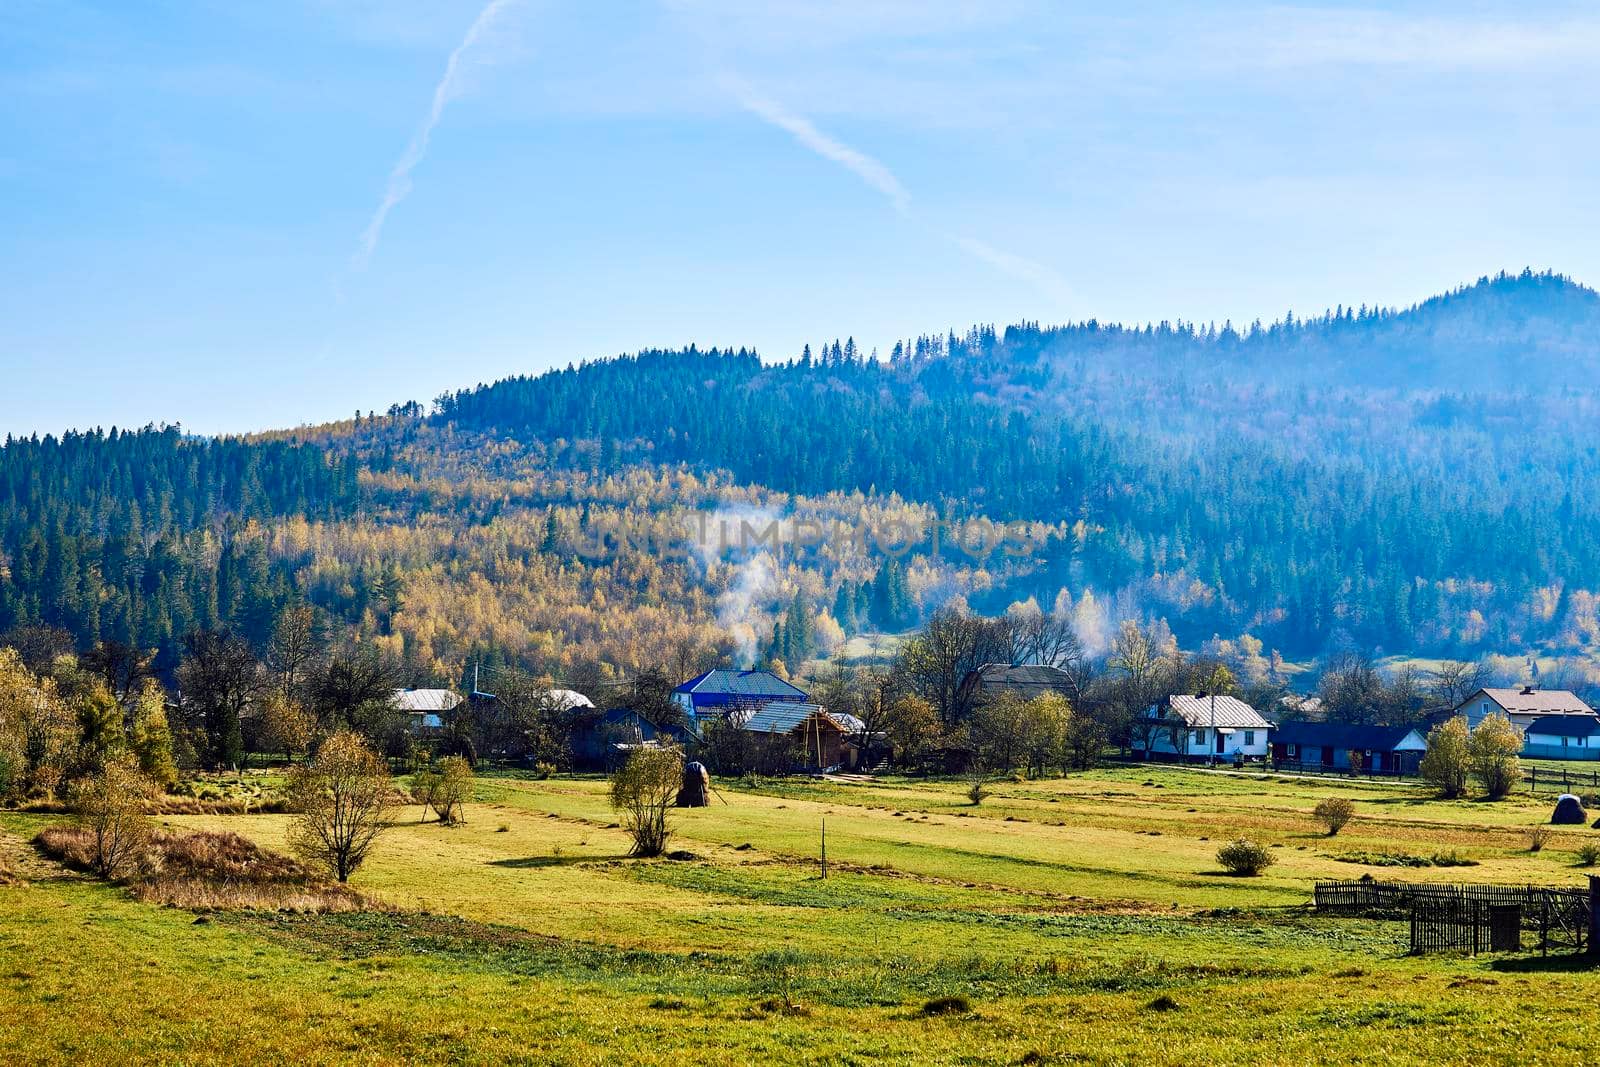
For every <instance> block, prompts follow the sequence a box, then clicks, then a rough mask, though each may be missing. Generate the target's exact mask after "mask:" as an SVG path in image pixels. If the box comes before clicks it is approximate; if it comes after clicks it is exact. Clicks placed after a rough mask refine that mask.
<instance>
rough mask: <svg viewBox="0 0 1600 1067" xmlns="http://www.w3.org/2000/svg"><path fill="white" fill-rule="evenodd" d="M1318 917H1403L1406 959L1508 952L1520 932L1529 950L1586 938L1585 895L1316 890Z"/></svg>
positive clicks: (1542, 889) (1511, 889) (1574, 945)
mask: <svg viewBox="0 0 1600 1067" xmlns="http://www.w3.org/2000/svg"><path fill="white" fill-rule="evenodd" d="M1312 892H1313V900H1314V901H1315V905H1316V909H1317V912H1318V913H1319V914H1323V915H1371V914H1374V913H1376V914H1380V915H1381V914H1382V913H1385V912H1387V913H1390V914H1393V915H1396V916H1399V915H1404V916H1405V917H1406V918H1408V919H1409V920H1410V922H1411V951H1412V952H1415V953H1423V952H1451V951H1466V952H1474V953H1476V952H1484V951H1489V952H1515V951H1519V950H1520V949H1521V948H1522V931H1524V930H1528V931H1532V932H1534V933H1536V934H1537V935H1538V939H1537V941H1536V942H1535V946H1534V947H1536V948H1537V949H1538V950H1539V951H1540V952H1543V953H1545V954H1548V953H1549V952H1550V950H1551V949H1552V948H1554V949H1557V950H1567V951H1572V952H1582V951H1583V950H1584V947H1585V944H1586V939H1587V934H1588V930H1589V892H1588V890H1586V889H1566V888H1551V887H1546V886H1532V885H1529V886H1520V885H1473V884H1454V885H1451V884H1434V883H1428V882H1379V881H1375V880H1367V879H1362V880H1360V881H1351V882H1318V883H1316V886H1315V887H1314V888H1313V890H1312Z"/></svg>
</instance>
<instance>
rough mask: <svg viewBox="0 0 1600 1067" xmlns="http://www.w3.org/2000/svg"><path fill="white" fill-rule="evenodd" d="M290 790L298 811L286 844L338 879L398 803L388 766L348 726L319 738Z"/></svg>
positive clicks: (345, 877)
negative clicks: (321, 739)
mask: <svg viewBox="0 0 1600 1067" xmlns="http://www.w3.org/2000/svg"><path fill="white" fill-rule="evenodd" d="M290 792H291V796H292V797H293V799H294V806H295V808H296V809H297V810H298V811H299V812H300V814H299V815H298V816H296V817H295V820H294V822H293V824H291V826H290V828H289V844H290V847H291V848H293V849H294V851H295V852H296V853H297V854H299V855H300V856H301V857H302V858H303V859H305V860H307V861H308V862H311V863H314V864H317V865H318V866H320V867H324V868H326V869H327V871H328V872H329V873H330V874H332V875H333V876H334V877H335V878H336V879H338V880H339V881H340V882H348V881H349V880H350V876H351V875H352V874H354V873H355V872H356V869H357V868H358V867H360V866H361V864H362V863H363V862H364V861H365V860H366V858H367V855H368V854H369V853H370V852H371V851H372V847H373V845H374V844H375V843H376V842H377V839H378V835H379V834H381V833H382V832H383V831H384V830H387V829H388V828H389V824H390V823H391V822H392V821H393V819H394V814H395V811H396V808H397V805H396V803H395V801H396V796H395V792H394V786H393V785H392V784H391V782H390V779H389V769H388V768H387V767H386V766H385V765H384V762H383V760H382V759H380V758H379V757H378V756H377V754H376V753H374V752H373V751H372V750H371V749H370V748H368V747H367V745H366V742H364V741H362V740H361V738H360V736H359V735H357V734H355V733H352V732H351V731H349V730H340V731H338V732H336V733H334V734H332V735H330V736H329V737H328V738H327V740H325V741H323V742H322V746H321V747H320V748H318V749H317V755H316V757H315V758H314V759H313V760H312V761H311V762H310V763H308V764H306V765H304V766H302V767H300V768H298V769H297V770H296V771H295V774H294V778H293V780H292V785H291V789H290Z"/></svg>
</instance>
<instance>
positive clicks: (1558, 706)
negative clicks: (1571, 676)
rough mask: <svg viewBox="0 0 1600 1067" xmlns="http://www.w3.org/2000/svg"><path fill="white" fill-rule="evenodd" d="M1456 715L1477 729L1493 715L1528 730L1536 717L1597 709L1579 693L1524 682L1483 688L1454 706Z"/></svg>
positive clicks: (1591, 713) (1520, 728)
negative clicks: (1520, 686)
mask: <svg viewBox="0 0 1600 1067" xmlns="http://www.w3.org/2000/svg"><path fill="white" fill-rule="evenodd" d="M1455 713H1456V714H1457V715H1465V716H1466V717H1467V725H1468V726H1469V727H1471V728H1472V729H1474V730H1476V729H1477V728H1478V724H1479V723H1481V722H1483V720H1484V719H1486V718H1488V717H1489V716H1490V715H1496V714H1499V715H1504V716H1505V717H1506V718H1508V719H1510V720H1511V725H1513V726H1515V727H1516V728H1517V729H1518V730H1522V731H1524V732H1526V731H1527V729H1528V725H1529V724H1530V723H1532V722H1533V720H1535V719H1540V718H1545V717H1547V716H1551V715H1593V714H1594V713H1595V711H1594V709H1593V708H1591V707H1590V706H1589V705H1588V704H1585V703H1584V702H1583V701H1582V699H1580V698H1579V697H1578V695H1577V694H1576V693H1569V692H1568V691H1567V690H1565V689H1540V688H1538V687H1536V686H1532V685H1525V686H1523V687H1522V688H1521V689H1480V690H1478V691H1477V692H1475V693H1473V694H1472V695H1471V696H1469V697H1467V699H1465V700H1463V701H1462V702H1461V703H1459V704H1457V705H1456V707H1455Z"/></svg>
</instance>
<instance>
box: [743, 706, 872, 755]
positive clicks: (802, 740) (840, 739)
mask: <svg viewBox="0 0 1600 1067" xmlns="http://www.w3.org/2000/svg"><path fill="white" fill-rule="evenodd" d="M728 722H729V723H730V724H731V725H734V726H737V727H738V728H739V729H741V730H744V731H746V732H748V733H752V734H761V735H763V736H764V737H766V738H768V739H769V741H770V740H771V739H776V738H788V739H789V740H790V741H791V742H793V743H795V744H796V745H797V752H798V754H799V760H798V766H799V767H801V768H804V769H817V770H820V769H827V768H830V767H840V766H843V765H845V764H846V762H847V759H846V756H847V753H846V751H845V740H846V737H847V734H848V730H847V728H846V727H845V726H844V725H843V724H842V723H840V722H839V721H838V719H837V718H835V717H834V716H832V715H829V714H828V713H827V712H826V711H823V710H822V708H820V707H818V706H817V705H816V704H811V703H807V702H805V701H798V700H774V701H771V702H769V703H766V704H762V705H760V706H758V707H751V708H735V709H734V710H732V711H730V712H729V713H728Z"/></svg>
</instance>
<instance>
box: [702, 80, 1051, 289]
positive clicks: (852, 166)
mask: <svg viewBox="0 0 1600 1067" xmlns="http://www.w3.org/2000/svg"><path fill="white" fill-rule="evenodd" d="M717 80H718V82H719V83H721V85H722V86H723V88H725V89H726V90H727V91H728V92H729V93H731V94H732V95H733V98H734V99H735V100H737V101H738V102H739V106H740V107H742V108H744V109H745V110H746V111H748V112H750V113H751V114H752V115H755V116H756V117H757V118H760V119H761V120H762V121H763V122H766V123H768V124H769V125H772V126H776V127H777V128H779V129H780V130H783V131H785V132H786V133H788V134H789V135H790V136H791V137H793V138H794V139H795V140H796V141H797V142H799V144H800V145H801V146H802V147H805V148H808V149H810V150H811V151H813V152H815V153H816V154H817V155H819V156H822V157H823V158H824V159H828V160H832V161H833V162H835V163H837V164H839V165H840V166H842V167H844V168H845V169H846V170H848V171H850V172H851V173H853V174H855V176H856V177H858V178H860V179H861V180H862V181H864V182H866V183H867V184H868V185H870V186H872V188H874V189H876V190H877V191H878V192H880V193H882V194H883V195H884V196H885V197H887V198H888V200H889V203H890V205H891V206H892V207H893V208H894V210H895V213H896V214H898V215H901V216H903V217H905V218H910V217H911V193H910V191H909V190H907V189H906V187H905V186H904V185H902V184H900V179H899V178H897V177H895V175H894V172H893V171H891V170H890V169H889V168H888V167H886V166H884V165H883V163H881V162H879V161H878V160H877V159H874V158H873V157H872V156H869V155H867V154H866V153H865V152H862V151H858V150H857V149H855V148H852V147H850V146H849V145H847V144H845V143H844V142H843V141H840V140H839V139H837V138H835V137H830V136H829V135H828V134H826V133H823V132H822V131H821V130H819V129H817V127H816V126H815V125H814V124H813V123H812V122H811V120H810V119H808V118H806V117H805V116H803V115H797V114H795V113H794V112H792V111H790V110H788V109H787V108H785V107H783V106H782V105H781V104H778V103H777V102H775V101H773V100H771V99H769V98H768V97H765V96H762V95H761V94H760V93H758V92H756V91H755V90H754V89H752V88H751V87H750V86H749V85H748V84H746V83H745V82H744V80H743V79H741V78H739V77H737V76H735V75H733V74H728V73H723V74H720V75H719V76H718V78H717ZM935 232H937V233H938V234H939V236H941V237H943V238H944V239H945V240H947V241H950V242H952V243H953V244H955V245H956V246H957V247H958V248H960V249H961V250H962V251H964V252H966V253H967V254H968V255H970V256H972V257H973V258H975V259H978V260H981V261H982V262H984V263H986V264H988V265H989V266H990V267H993V268H994V269H995V270H997V271H999V272H1000V273H1002V274H1005V275H1007V276H1009V277H1012V278H1015V279H1017V280H1018V281H1023V282H1027V283H1028V284H1029V285H1032V286H1034V287H1035V288H1037V289H1038V290H1039V291H1040V292H1042V293H1044V294H1045V295H1046V296H1048V297H1050V298H1051V299H1052V300H1058V301H1061V302H1063V303H1065V302H1069V301H1070V300H1071V299H1072V287H1071V286H1070V285H1068V284H1067V281H1066V279H1064V278H1062V277H1061V276H1060V275H1059V274H1057V273H1055V272H1054V271H1053V270H1051V269H1050V268H1049V267H1046V266H1044V265H1043V264H1041V263H1036V262H1034V261H1033V260H1031V259H1025V258H1024V257H1022V256H1019V255H1015V254H1013V253H1011V252H1007V251H1004V250H1003V249H999V248H995V247H994V246H993V245H991V244H988V243H987V242H985V241H980V240H978V239H977V238H975V237H963V236H961V235H960V234H955V233H950V232H947V231H942V230H936V231H935Z"/></svg>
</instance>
